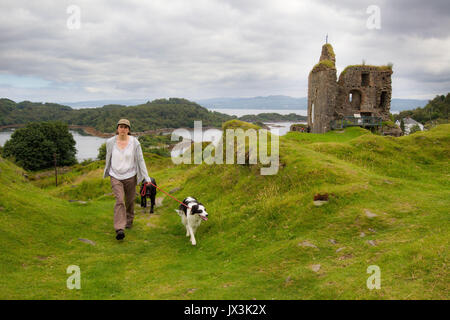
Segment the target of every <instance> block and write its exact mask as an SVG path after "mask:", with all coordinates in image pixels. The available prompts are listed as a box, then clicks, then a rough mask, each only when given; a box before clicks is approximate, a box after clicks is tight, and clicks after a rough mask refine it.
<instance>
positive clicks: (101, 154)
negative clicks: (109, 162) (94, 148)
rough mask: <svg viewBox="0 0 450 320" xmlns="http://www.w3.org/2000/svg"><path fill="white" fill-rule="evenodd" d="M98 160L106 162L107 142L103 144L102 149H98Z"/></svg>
mask: <svg viewBox="0 0 450 320" xmlns="http://www.w3.org/2000/svg"><path fill="white" fill-rule="evenodd" d="M97 159H98V160H106V142H105V143H103V144H102V145H101V146H100V148H98V155H97Z"/></svg>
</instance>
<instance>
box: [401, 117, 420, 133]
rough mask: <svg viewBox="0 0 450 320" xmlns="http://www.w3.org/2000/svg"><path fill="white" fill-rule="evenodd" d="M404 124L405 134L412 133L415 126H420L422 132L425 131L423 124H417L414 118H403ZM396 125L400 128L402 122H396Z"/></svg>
mask: <svg viewBox="0 0 450 320" xmlns="http://www.w3.org/2000/svg"><path fill="white" fill-rule="evenodd" d="M403 123H404V124H405V134H409V132H410V131H411V128H412V127H414V126H415V125H418V126H419V128H420V130H421V131H423V124H421V123H420V122H417V121H416V120H414V119H413V118H410V117H408V118H403ZM395 124H396V125H398V126H399V127H400V120H397V121H395Z"/></svg>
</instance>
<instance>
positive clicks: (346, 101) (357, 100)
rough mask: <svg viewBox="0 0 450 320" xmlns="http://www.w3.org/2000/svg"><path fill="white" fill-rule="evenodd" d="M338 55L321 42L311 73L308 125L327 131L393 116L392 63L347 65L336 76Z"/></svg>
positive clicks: (378, 122) (375, 124) (372, 124)
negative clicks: (318, 58)
mask: <svg viewBox="0 0 450 320" xmlns="http://www.w3.org/2000/svg"><path fill="white" fill-rule="evenodd" d="M335 63H336V57H335V55H334V52H333V47H332V46H331V45H330V44H328V43H327V44H324V45H323V46H322V54H321V55H320V60H319V63H318V64H316V65H315V66H314V68H313V69H312V70H311V72H310V73H309V77H308V126H309V130H310V132H312V133H325V132H327V131H329V130H332V129H340V128H344V127H347V126H362V127H367V128H370V127H381V125H382V121H388V120H390V111H389V110H390V106H391V93H392V87H391V75H392V66H389V65H388V66H369V65H365V64H362V65H353V66H348V67H346V68H345V69H344V71H342V72H341V74H340V75H339V80H337V72H336V66H335Z"/></svg>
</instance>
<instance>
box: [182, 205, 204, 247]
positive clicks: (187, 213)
mask: <svg viewBox="0 0 450 320" xmlns="http://www.w3.org/2000/svg"><path fill="white" fill-rule="evenodd" d="M183 203H184V204H185V205H186V206H187V207H186V206H184V205H182V204H180V206H179V207H178V210H175V211H176V212H177V213H178V215H179V216H180V217H181V222H182V223H183V225H184V226H185V227H186V237H189V236H190V237H191V243H192V245H193V246H195V245H196V244H197V242H196V240H195V231H196V230H197V228H198V227H199V226H200V224H201V223H202V220H205V221H206V220H208V213H207V212H206V209H205V206H204V205H203V204H201V203H200V202H198V201H197V199H195V198H192V197H187V198H186V199H184V200H183Z"/></svg>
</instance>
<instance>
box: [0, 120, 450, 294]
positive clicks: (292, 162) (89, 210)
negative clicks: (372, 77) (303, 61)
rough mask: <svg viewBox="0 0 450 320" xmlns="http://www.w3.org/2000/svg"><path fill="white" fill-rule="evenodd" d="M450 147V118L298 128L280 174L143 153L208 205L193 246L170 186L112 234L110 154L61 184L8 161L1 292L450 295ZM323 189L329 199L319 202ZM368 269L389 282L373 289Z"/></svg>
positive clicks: (1, 208) (153, 170) (166, 177)
mask: <svg viewBox="0 0 450 320" xmlns="http://www.w3.org/2000/svg"><path fill="white" fill-rule="evenodd" d="M236 125H238V124H237V123H236ZM449 152H450V125H441V126H438V127H436V128H434V129H432V130H430V131H427V132H420V133H415V134H413V135H410V136H406V137H401V138H392V137H382V136H377V135H373V134H371V133H370V132H369V131H367V130H363V129H360V128H348V129H346V130H345V131H342V132H336V131H335V132H329V133H326V134H308V133H298V132H294V133H289V134H287V135H286V136H283V137H280V156H281V159H280V160H281V163H282V164H283V166H282V168H280V170H279V171H278V174H277V175H273V176H261V175H260V171H259V166H245V165H206V164H203V165H174V164H173V163H172V162H171V160H170V159H164V158H162V157H158V156H156V155H150V154H146V160H147V167H148V170H149V173H150V175H151V176H152V177H155V178H156V180H157V182H158V185H159V186H160V187H162V188H163V189H164V190H166V191H169V190H171V189H173V188H175V187H181V189H180V190H179V191H177V192H175V193H174V194H173V195H174V196H175V197H177V198H179V199H183V198H184V197H186V196H195V197H196V198H198V199H199V200H200V201H201V202H202V203H204V204H205V205H206V207H207V210H208V212H209V214H210V219H209V220H208V221H207V222H203V223H202V225H201V226H200V227H199V229H198V233H197V243H198V244H197V246H196V247H193V246H192V245H191V244H190V242H189V241H188V239H187V238H186V237H185V230H184V228H183V226H182V225H181V223H180V221H179V217H178V216H177V215H176V213H175V212H174V209H175V208H176V207H177V203H176V202H175V201H173V200H172V199H170V198H169V197H165V195H164V194H162V193H158V195H157V196H158V197H160V196H164V197H165V199H164V201H163V206H162V207H160V208H157V209H156V214H155V215H152V216H150V215H148V214H143V213H141V209H140V208H139V207H138V206H137V207H136V210H135V211H136V219H135V225H134V228H133V229H131V230H129V231H127V232H126V238H125V239H124V241H120V242H119V241H117V240H115V238H114V230H113V225H112V220H113V217H112V216H113V205H114V199H113V198H112V196H110V195H108V193H110V192H111V190H110V187H109V181H108V179H104V180H103V179H101V176H102V173H103V162H96V163H92V164H88V165H86V166H75V167H74V168H73V170H71V171H68V172H66V173H64V174H62V176H61V179H62V181H63V182H64V183H63V184H62V185H60V186H58V187H54V186H53V185H52V184H51V183H50V182H48V183H42V181H41V179H39V178H37V179H36V180H34V181H32V183H30V182H29V181H28V180H27V179H26V178H25V177H24V176H23V175H22V173H23V171H22V170H21V169H19V168H18V167H16V166H15V165H13V164H12V163H10V162H8V161H7V160H4V159H1V158H0V174H1V176H0V185H1V193H0V241H1V242H2V249H1V251H0V275H1V277H0V287H1V288H2V290H1V293H0V298H1V299H253V298H256V299H448V283H449V276H448V272H447V265H448V253H447V252H448V251H449V250H448V249H449V247H448V246H449V241H448V240H449V236H448V234H449V214H448V208H449V206H450V201H449V199H450V188H449V187H450V184H449V174H450V172H449V155H450V154H449ZM46 179H48V180H49V181H50V180H51V177H47V178H42V180H43V181H46ZM325 192H326V193H328V194H329V195H330V200H329V202H328V203H327V204H325V205H323V206H320V207H316V206H315V205H314V204H313V197H314V195H315V194H316V193H325ZM69 199H75V200H85V201H87V203H85V204H83V203H80V202H69V201H68V200H69ZM367 211H370V212H371V213H374V214H376V217H373V218H369V217H367V215H366V212H367ZM361 233H364V234H365V236H364V237H361ZM79 238H86V239H90V240H92V241H94V242H95V243H96V245H95V246H92V245H89V244H86V243H84V242H82V241H79V240H78V239H79ZM331 239H333V240H335V241H336V242H337V243H336V244H333V243H331V242H330V240H331ZM369 240H373V241H375V244H376V246H372V245H370V244H369V243H368V241H369ZM304 241H308V242H309V243H312V244H313V245H315V246H316V247H317V248H314V247H308V246H301V243H303V242H304ZM338 249H340V250H338ZM337 250H338V252H337ZM314 264H320V265H321V268H320V270H319V271H318V272H314V271H312V270H311V265H314ZM69 265H78V266H79V267H80V269H81V289H80V290H69V289H67V288H66V280H67V278H68V277H69V275H68V274H66V269H67V267H68V266H69ZM370 265H377V266H379V267H380V270H381V289H380V290H369V289H368V288H367V287H366V280H367V278H368V277H369V276H370V275H369V274H367V273H366V269H367V267H368V266H370Z"/></svg>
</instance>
